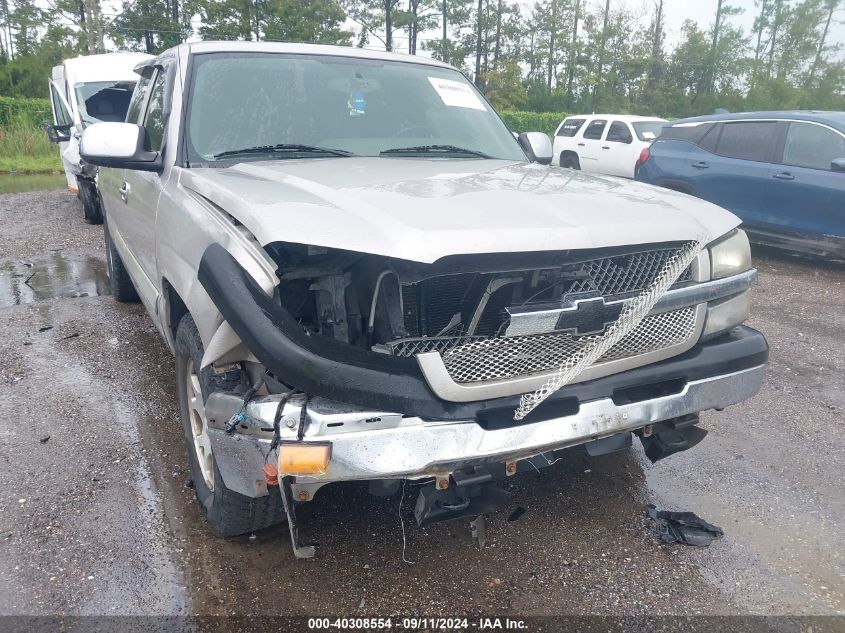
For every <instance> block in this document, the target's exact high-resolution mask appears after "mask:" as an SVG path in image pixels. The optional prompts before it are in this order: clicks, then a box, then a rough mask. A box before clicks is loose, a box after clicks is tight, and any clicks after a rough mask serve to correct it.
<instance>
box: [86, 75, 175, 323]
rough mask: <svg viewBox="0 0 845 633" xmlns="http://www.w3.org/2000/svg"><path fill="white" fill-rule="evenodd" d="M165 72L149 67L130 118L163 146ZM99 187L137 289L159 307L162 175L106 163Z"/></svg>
mask: <svg viewBox="0 0 845 633" xmlns="http://www.w3.org/2000/svg"><path fill="white" fill-rule="evenodd" d="M166 81H167V76H166V73H165V72H164V71H163V70H160V69H158V68H154V67H149V68H147V69H145V74H144V75H143V76H142V77H141V79H140V80H139V81H138V85H137V86H136V88H135V92H134V93H133V94H132V100H131V101H130V104H129V110H128V112H127V115H126V120H127V122H128V123H137V124H139V125H142V126H143V127H144V129H145V130H146V134H147V139H148V147H147V149H149V150H152V151H160V150H161V148H162V142H163V139H164V128H165V119H164V116H165V114H164V113H165V94H166V92H165V83H166ZM99 177H100V183H99V184H100V191H101V195H102V197H103V201H104V206H105V209H106V222H107V224H108V230H109V235H111V237H112V241H113V242H114V244H115V247H116V248H117V249H118V252H119V253H120V255H121V258H122V259H123V261H124V263H125V264H126V265H127V268H128V269H129V272H130V274H131V275H132V281H133V282H134V283H135V288H136V289H137V291H138V295H139V296H140V297H141V300H142V301H143V302H144V304H145V306H146V307H147V309H148V310H149V311H150V312H151V313H154V311H155V302H156V297H157V295H158V283H157V278H158V272H157V270H158V269H157V261H156V244H155V234H156V232H155V222H156V209H157V207H158V199H159V196H160V195H161V182H162V177H161V175H160V174H157V173H154V172H143V171H136V170H132V169H101V170H100V176H99Z"/></svg>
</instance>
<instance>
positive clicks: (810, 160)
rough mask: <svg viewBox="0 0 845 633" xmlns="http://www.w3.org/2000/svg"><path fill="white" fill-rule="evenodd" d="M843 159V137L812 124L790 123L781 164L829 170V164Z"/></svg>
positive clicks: (844, 156) (844, 148)
mask: <svg viewBox="0 0 845 633" xmlns="http://www.w3.org/2000/svg"><path fill="white" fill-rule="evenodd" d="M837 158H845V137H843V136H842V135H841V134H840V133H839V132H835V131H833V130H831V129H830V128H826V127H822V126H821V125H815V124H813V123H790V124H789V130H788V131H787V133H786V145H785V146H784V148H783V162H784V164H786V165H794V166H795V167H809V168H810V169H826V170H828V171H829V170H830V163H831V162H832V161H834V160H836V159H837Z"/></svg>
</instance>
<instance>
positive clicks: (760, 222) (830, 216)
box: [636, 112, 845, 258]
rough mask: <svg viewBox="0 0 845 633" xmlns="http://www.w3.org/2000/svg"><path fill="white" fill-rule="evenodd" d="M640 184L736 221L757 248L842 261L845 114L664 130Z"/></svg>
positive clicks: (647, 154) (641, 164) (759, 117)
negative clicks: (717, 209)
mask: <svg viewBox="0 0 845 633" xmlns="http://www.w3.org/2000/svg"><path fill="white" fill-rule="evenodd" d="M636 179H637V180H640V181H642V182H647V183H651V184H655V185H660V186H663V187H668V188H669V189H675V190H677V191H682V192H684V193H689V194H692V195H694V196H698V197H699V198H704V199H705V200H708V201H710V202H714V203H716V204H718V205H719V206H722V207H725V208H726V209H729V210H730V211H733V212H734V213H735V214H736V215H738V216H739V217H740V218H741V219H742V222H743V228H744V229H745V231H746V232H747V233H748V235H749V237H750V238H751V240H752V241H756V242H758V243H762V244H769V245H772V246H779V247H784V248H787V249H790V250H796V251H801V252H805V253H811V254H815V255H820V256H827V257H830V256H832V257H836V258H845V112H745V113H741V114H714V115H710V116H703V117H695V118H691V119H682V120H680V121H675V122H673V123H671V124H670V125H668V126H666V127H665V128H664V130H663V134H662V135H661V136H660V138H658V139H657V140H656V141H655V142H654V143H653V144H652V145H651V147H650V148H648V149H645V150H643V152H642V154H641V155H640V159H639V160H638V161H637V170H636Z"/></svg>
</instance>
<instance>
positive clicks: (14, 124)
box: [0, 116, 62, 173]
mask: <svg viewBox="0 0 845 633" xmlns="http://www.w3.org/2000/svg"><path fill="white" fill-rule="evenodd" d="M61 170H62V162H61V160H60V158H59V148H58V147H57V146H56V145H54V144H53V143H51V142H50V141H49V140H48V139H47V134H46V133H45V132H44V130H42V129H41V128H39V127H37V126H34V125H33V124H32V122H31V121H29V120H28V119H26V118H25V117H23V116H17V117H13V118H12V119H10V120H9V123H8V124H7V125H0V172H3V173H9V172H21V173H45V172H51V171H61Z"/></svg>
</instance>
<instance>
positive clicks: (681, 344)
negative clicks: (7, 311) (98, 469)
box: [81, 42, 768, 556]
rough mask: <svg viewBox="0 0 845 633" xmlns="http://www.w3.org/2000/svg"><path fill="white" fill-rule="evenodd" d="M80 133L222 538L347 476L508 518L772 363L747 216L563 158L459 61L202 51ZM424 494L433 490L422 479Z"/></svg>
mask: <svg viewBox="0 0 845 633" xmlns="http://www.w3.org/2000/svg"><path fill="white" fill-rule="evenodd" d="M136 72H137V73H138V74H139V75H140V77H141V78H140V80H139V82H138V86H137V88H136V90H135V93H134V95H133V97H132V102H131V104H130V107H129V114H128V116H127V122H125V123H97V124H95V125H92V126H90V127H89V128H87V129H86V130H85V133H84V136H83V139H82V149H81V153H82V156H83V157H84V159H85V160H86V161H88V162H90V163H92V164H95V165H99V166H101V167H103V169H101V170H100V172H99V188H100V191H101V194H102V200H103V206H104V209H105V220H106V227H105V229H106V230H105V238H106V246H107V255H108V266H109V273H110V275H111V284H112V290H113V294H114V296H115V298H116V299H117V300H118V301H131V300H137V299H140V300H141V301H142V302H143V303H144V305H145V306H146V308H147V310H148V311H149V313H150V315H151V316H152V318H153V320H154V321H155V323H156V325H157V326H158V328H159V329H160V330H161V333H162V335H163V336H164V338H165V339H166V340H167V342H168V344H169V346H170V347H171V349H172V350H173V352H174V354H175V356H176V385H177V393H178V398H179V403H180V406H181V417H182V426H183V428H184V434H185V440H186V445H187V450H188V457H189V460H190V466H191V471H192V473H193V477H194V482H195V487H196V494H197V498H198V500H199V503H200V505H201V506H202V509H203V511H204V513H205V515H206V517H207V519H208V522H209V523H210V525H211V526H212V527H213V529H214V530H215V531H217V532H218V533H220V534H223V535H235V534H242V533H246V532H250V531H253V530H256V529H259V528H262V527H266V526H268V525H271V524H273V523H277V522H280V521H284V520H285V519H287V521H288V524H289V526H290V531H291V537H292V541H293V546H294V551H295V552H296V554H297V555H298V556H309V555H312V554H313V549H312V548H310V547H308V546H303V545H301V544H300V543H299V542H298V535H297V526H296V516H295V514H296V513H295V509H296V507H297V505H298V504H300V503H303V502H307V501H310V500H312V499H313V497H314V495H315V493H316V492H317V491H318V490H319V488H320V487H321V486H324V485H325V484H328V483H331V482H340V481H349V480H366V481H370V482H371V484H370V486H371V491H372V492H374V493H375V494H391V493H394V492H396V490H397V488H398V486H399V485H400V483H401V482H402V481H403V480H408V479H413V480H422V481H421V483H422V484H423V485H420V486H419V487H418V488H417V489H418V490H419V497H418V499H417V504H416V517H417V520H418V521H419V522H420V523H427V522H431V521H437V520H443V519H451V518H456V517H463V516H475V515H479V514H483V513H484V512H486V511H488V510H490V509H491V508H493V507H495V506H496V505H497V504H498V503H500V502H501V501H502V495H503V494H504V492H503V491H502V490H501V488H500V487H498V486H497V485H496V484H497V482H500V481H501V480H503V479H504V478H506V477H508V476H511V475H514V474H517V473H519V472H521V471H523V470H526V469H532V470H533V469H535V468H536V469H541V468H544V467H547V466H549V465H550V464H551V463H552V462H553V461H554V460H555V459H556V456H555V455H556V451H560V450H561V449H564V448H567V447H571V446H576V445H581V444H583V445H585V446H586V449H587V451H589V452H590V454H593V455H597V454H602V453H607V452H610V451H614V450H619V449H622V448H626V447H628V446H630V445H631V441H632V438H633V435H637V436H638V437H639V439H640V441H642V443H643V445H644V447H645V450H646V454H647V455H648V456H649V457H650V458H651V459H653V460H656V459H660V458H662V457H665V456H667V455H670V454H672V453H674V452H677V451H680V450H684V449H686V448H688V447H690V446H692V445H693V444H695V443H697V442H698V441H699V440H700V439H701V437H703V435H704V431H703V430H701V429H700V428H699V427H697V426H696V423H697V422H698V414H699V412H701V411H704V410H707V409H721V408H723V407H727V406H729V405H732V404H735V403H738V402H741V401H742V400H745V399H746V398H749V397H751V396H753V395H754V394H755V393H757V391H758V390H759V389H760V387H761V383H762V381H763V375H764V368H765V365H766V362H767V358H768V347H767V344H766V340H765V339H764V337H763V336H762V335H761V334H760V333H759V332H756V331H755V330H753V329H751V328H748V327H745V326H743V325H741V324H742V322H743V321H744V320H745V319H746V317H747V315H748V308H749V288H750V287H751V286H752V285H753V283H754V281H755V275H756V272H755V270H754V269H753V268H752V265H751V258H750V252H749V247H748V240H747V239H746V237H745V235H744V233H743V232H742V231H740V230H738V229H737V225H738V224H739V221H738V219H737V218H736V217H735V216H733V215H732V214H730V213H728V212H727V211H724V210H723V209H720V208H718V207H716V206H713V205H712V204H709V203H706V202H703V201H701V200H697V199H695V198H692V197H690V196H686V195H683V194H679V193H675V192H672V191H667V190H664V189H658V188H655V187H650V186H647V185H643V184H639V183H632V182H628V181H623V180H619V179H615V178H604V177H597V176H592V175H586V174H583V173H580V172H576V171H572V170H566V169H560V168H556V167H550V166H548V163H549V161H550V159H551V147H550V143H549V140H548V138H547V137H546V136H545V135H542V134H537V133H530V134H522V135H520V136H519V137H518V138H514V136H513V135H512V134H511V133H510V132H509V131H508V129H507V128H506V127H505V125H504V124H503V122H502V121H501V119H500V118H499V117H498V116H497V114H496V113H495V112H494V111H493V109H492V108H491V107H490V105H489V104H488V103H487V102H486V101H485V100H484V98H483V97H482V96H481V94H480V93H479V92H478V91H477V90H476V89H475V87H474V86H472V84H470V83H469V82H468V81H467V80H466V79H465V78H464V77H463V76H462V75H461V74H460V73H459V72H458V71H457V70H455V69H453V68H451V67H449V66H447V65H445V64H442V63H440V62H437V61H434V60H429V59H424V58H419V57H406V56H399V55H393V54H389V53H378V52H373V51H365V50H361V49H353V48H338V47H323V46H311V45H299V44H256V43H249V42H246V43H234V42H233V43H196V44H185V45H182V46H179V47H176V48H173V49H171V50H169V51H167V52H165V53H163V54H162V55H160V56H159V57H157V58H155V59H151V60H149V61H146V62H144V63H142V64H141V65H139V66H138V67H137V68H136ZM425 480H428V483H425Z"/></svg>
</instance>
